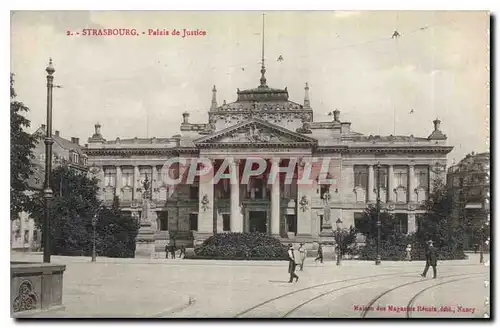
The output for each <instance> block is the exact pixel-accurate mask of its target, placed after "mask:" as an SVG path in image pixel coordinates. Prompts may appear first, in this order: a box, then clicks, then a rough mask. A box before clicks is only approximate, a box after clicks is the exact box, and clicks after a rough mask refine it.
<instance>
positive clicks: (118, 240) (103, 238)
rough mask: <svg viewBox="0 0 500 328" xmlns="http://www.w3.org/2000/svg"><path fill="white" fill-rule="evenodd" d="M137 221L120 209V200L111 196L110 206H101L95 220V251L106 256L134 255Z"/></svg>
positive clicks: (137, 230)
mask: <svg viewBox="0 0 500 328" xmlns="http://www.w3.org/2000/svg"><path fill="white" fill-rule="evenodd" d="M139 226H140V224H139V222H138V221H136V220H135V219H134V218H133V217H132V216H131V215H126V214H124V213H123V212H122V211H121V210H120V200H119V198H118V196H117V195H114V197H113V205H112V206H111V208H102V209H101V211H100V212H99V215H98V221H97V227H96V232H97V246H96V248H97V253H98V254H99V255H102V256H108V257H134V256H135V238H136V237H137V234H138V232H139Z"/></svg>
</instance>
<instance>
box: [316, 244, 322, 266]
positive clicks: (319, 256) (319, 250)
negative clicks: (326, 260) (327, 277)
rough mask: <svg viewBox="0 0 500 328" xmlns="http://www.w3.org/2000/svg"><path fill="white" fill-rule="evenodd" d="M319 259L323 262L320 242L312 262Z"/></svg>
mask: <svg viewBox="0 0 500 328" xmlns="http://www.w3.org/2000/svg"><path fill="white" fill-rule="evenodd" d="M318 261H321V263H323V247H322V246H321V244H319V245H318V256H317V257H316V258H315V259H314V262H318Z"/></svg>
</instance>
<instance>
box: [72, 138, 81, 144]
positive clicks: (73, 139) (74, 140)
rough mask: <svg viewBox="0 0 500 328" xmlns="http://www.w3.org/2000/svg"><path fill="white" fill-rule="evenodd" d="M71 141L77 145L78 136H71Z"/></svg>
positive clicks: (78, 142)
mask: <svg viewBox="0 0 500 328" xmlns="http://www.w3.org/2000/svg"><path fill="white" fill-rule="evenodd" d="M71 143H74V144H76V145H79V144H80V138H75V137H71Z"/></svg>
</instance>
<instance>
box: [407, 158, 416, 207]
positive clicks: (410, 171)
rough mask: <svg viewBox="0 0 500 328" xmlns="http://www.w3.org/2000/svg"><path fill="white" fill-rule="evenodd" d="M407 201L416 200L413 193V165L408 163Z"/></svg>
mask: <svg viewBox="0 0 500 328" xmlns="http://www.w3.org/2000/svg"><path fill="white" fill-rule="evenodd" d="M408 195H409V196H408V201H409V202H410V203H413V202H415V201H416V199H415V198H416V197H415V196H416V195H415V166H414V165H410V166H409V168H408Z"/></svg>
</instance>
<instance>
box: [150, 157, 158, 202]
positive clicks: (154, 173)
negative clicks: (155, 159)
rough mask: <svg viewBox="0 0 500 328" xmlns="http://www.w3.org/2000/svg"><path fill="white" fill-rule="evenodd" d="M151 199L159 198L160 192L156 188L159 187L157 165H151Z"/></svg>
mask: <svg viewBox="0 0 500 328" xmlns="http://www.w3.org/2000/svg"><path fill="white" fill-rule="evenodd" d="M151 175H152V177H151V199H152V200H157V199H158V193H157V192H155V190H156V189H157V188H158V170H157V169H156V165H153V166H152V167H151Z"/></svg>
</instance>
